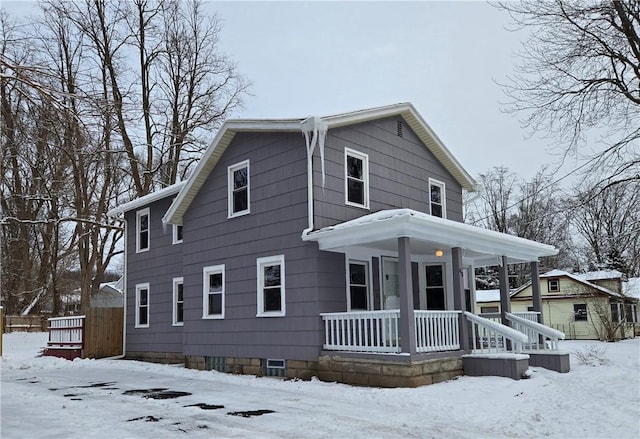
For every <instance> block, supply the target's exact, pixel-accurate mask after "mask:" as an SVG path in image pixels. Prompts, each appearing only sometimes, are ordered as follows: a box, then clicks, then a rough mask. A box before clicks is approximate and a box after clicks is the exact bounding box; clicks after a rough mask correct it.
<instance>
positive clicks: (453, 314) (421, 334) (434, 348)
mask: <svg viewBox="0 0 640 439" xmlns="http://www.w3.org/2000/svg"><path fill="white" fill-rule="evenodd" d="M414 315H415V322H416V348H417V351H418V352H441V351H455V350H458V349H460V330H459V327H458V321H459V317H460V311H414Z"/></svg>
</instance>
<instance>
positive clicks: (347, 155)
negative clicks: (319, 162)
mask: <svg viewBox="0 0 640 439" xmlns="http://www.w3.org/2000/svg"><path fill="white" fill-rule="evenodd" d="M344 185H345V198H346V200H345V202H346V204H347V205H349V206H356V207H364V208H365V209H368V208H369V156H367V155H366V154H363V153H361V152H358V151H354V150H353V149H349V148H345V150H344Z"/></svg>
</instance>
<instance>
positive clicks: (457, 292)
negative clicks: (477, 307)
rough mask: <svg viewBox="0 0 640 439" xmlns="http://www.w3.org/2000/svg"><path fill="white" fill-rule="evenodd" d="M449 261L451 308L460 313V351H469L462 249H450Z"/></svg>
mask: <svg viewBox="0 0 640 439" xmlns="http://www.w3.org/2000/svg"><path fill="white" fill-rule="evenodd" d="M451 260H452V269H453V307H454V309H456V310H459V311H462V313H460V317H459V322H458V327H459V328H460V329H459V330H460V349H462V350H465V351H466V350H468V349H469V326H468V324H467V322H468V320H467V318H466V317H465V315H464V311H466V306H465V305H466V295H465V291H464V275H463V273H462V270H463V268H462V249H461V248H460V247H453V248H452V249H451Z"/></svg>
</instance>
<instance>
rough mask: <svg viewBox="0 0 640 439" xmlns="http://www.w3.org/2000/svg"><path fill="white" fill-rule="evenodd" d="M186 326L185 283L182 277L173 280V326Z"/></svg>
mask: <svg viewBox="0 0 640 439" xmlns="http://www.w3.org/2000/svg"><path fill="white" fill-rule="evenodd" d="M183 324H184V282H183V279H182V278H181V277H176V278H174V279H173V325H174V326H182V325H183Z"/></svg>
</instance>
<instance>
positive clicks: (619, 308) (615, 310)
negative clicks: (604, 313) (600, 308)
mask: <svg viewBox="0 0 640 439" xmlns="http://www.w3.org/2000/svg"><path fill="white" fill-rule="evenodd" d="M611 321H612V322H613V323H620V322H622V321H624V305H623V304H622V303H612V304H611Z"/></svg>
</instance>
